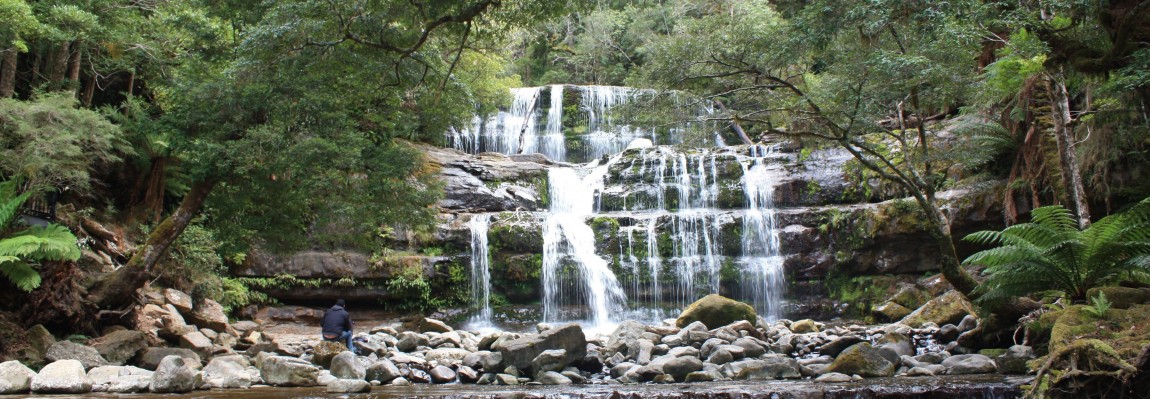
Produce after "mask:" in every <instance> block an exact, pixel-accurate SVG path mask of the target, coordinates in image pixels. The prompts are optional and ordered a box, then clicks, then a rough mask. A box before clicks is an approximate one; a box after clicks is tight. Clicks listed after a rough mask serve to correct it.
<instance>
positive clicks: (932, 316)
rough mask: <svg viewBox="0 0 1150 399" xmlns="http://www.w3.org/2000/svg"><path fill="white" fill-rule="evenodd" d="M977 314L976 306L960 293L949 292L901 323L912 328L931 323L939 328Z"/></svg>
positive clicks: (929, 302) (931, 301)
mask: <svg viewBox="0 0 1150 399" xmlns="http://www.w3.org/2000/svg"><path fill="white" fill-rule="evenodd" d="M973 314H976V313H975V312H974V305H971V304H970V301H968V300H966V297H965V296H963V295H962V294H960V293H959V292H958V291H949V292H947V293H945V294H942V296H939V297H938V298H934V299H931V300H929V301H927V302H926V304H923V305H922V306H920V307H919V308H918V309H916V310H915V311H914V312H912V313H911V314H909V315H906V317H903V318H902V320H900V321H899V323H901V324H905V325H908V326H911V327H916V328H917V327H921V326H922V325H923V323H927V322H931V323H934V324H937V325H939V326H942V325H946V324H958V323H959V322H960V321H962V318H963V317H966V315H973Z"/></svg>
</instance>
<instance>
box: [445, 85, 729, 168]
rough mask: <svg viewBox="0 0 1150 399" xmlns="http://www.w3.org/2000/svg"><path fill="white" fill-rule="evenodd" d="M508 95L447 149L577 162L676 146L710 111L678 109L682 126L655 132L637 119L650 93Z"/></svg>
mask: <svg viewBox="0 0 1150 399" xmlns="http://www.w3.org/2000/svg"><path fill="white" fill-rule="evenodd" d="M511 96H512V102H511V106H510V107H509V108H507V109H506V110H502V111H500V112H498V113H497V114H496V115H493V116H490V117H488V118H481V117H479V116H476V117H475V118H474V119H473V121H472V123H471V125H470V126H466V127H459V128H456V129H452V130H451V131H449V132H447V142H448V145H449V146H451V147H452V148H455V149H458V150H462V151H466V152H468V153H472V154H476V153H480V152H498V153H502V154H507V155H512V154H543V155H545V156H547V158H549V159H551V160H553V161H560V162H576V163H582V162H587V161H590V160H592V159H597V158H601V157H603V156H604V155H611V154H617V153H619V152H622V151H623V149H625V148H626V147H627V144H628V143H630V142H632V141H633V140H635V139H638V138H645V139H649V140H651V141H652V142H653V143H655V144H657V145H662V144H679V143H681V142H682V141H683V132H684V129H690V128H696V127H700V126H704V124H702V123H700V122H698V121H699V120H701V119H702V118H701V117H702V116H705V115H707V114H709V113H710V112H711V111H712V110H711V109H710V108H707V107H701V106H691V105H682V106H677V108H681V110H682V111H683V112H677V113H676V114H677V115H678V119H680V120H682V122H678V123H673V124H667V125H660V126H658V127H656V126H653V125H650V124H646V125H645V124H642V123H639V122H638V120H637V119H638V118H637V115H638V114H639V112H638V111H639V110H640V109H642V108H644V107H645V106H646V104H648V103H650V102H652V101H653V100H654V99H655V98H656V92H654V91H652V90H643V89H635V88H630V87H620V86H574V85H551V86H540V87H523V88H516V89H511ZM671 97H672V102H675V101H678V100H677V97H675V96H671ZM684 115H685V117H684Z"/></svg>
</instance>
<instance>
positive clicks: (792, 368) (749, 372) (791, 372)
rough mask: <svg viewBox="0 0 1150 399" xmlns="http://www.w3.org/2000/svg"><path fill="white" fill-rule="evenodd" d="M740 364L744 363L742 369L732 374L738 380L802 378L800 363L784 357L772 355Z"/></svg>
mask: <svg viewBox="0 0 1150 399" xmlns="http://www.w3.org/2000/svg"><path fill="white" fill-rule="evenodd" d="M739 363H743V366H742V367H741V369H740V370H739V371H738V372H735V373H732V376H733V377H734V378H735V379H737V380H781V379H793V378H801V377H802V372H801V371H800V369H799V367H800V366H799V362H798V361H796V360H795V359H791V358H789V357H786V356H783V355H772V356H768V357H766V358H764V359H761V360H759V359H752V360H744V361H741V362H739ZM724 374H726V372H724Z"/></svg>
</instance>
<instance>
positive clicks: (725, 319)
mask: <svg viewBox="0 0 1150 399" xmlns="http://www.w3.org/2000/svg"><path fill="white" fill-rule="evenodd" d="M757 317H758V316H757V315H756V314H755V308H753V307H751V305H748V304H745V303H742V302H739V301H736V300H733V299H730V298H727V297H724V296H722V295H718V294H710V295H707V296H705V297H703V298H702V299H699V300H698V301H695V303H692V304H691V305H690V306H688V307H687V309H684V310H683V313H681V314H679V318H678V319H675V325H676V326H678V327H680V328H683V327H686V326H687V325H689V324H691V323H693V322H696V321H701V322H703V324H704V325H706V326H707V327H712V328H717V327H720V326H725V325H728V324H731V323H734V322H735V321H738V320H746V321H747V322H749V323H754V322H755V321H756V319H757Z"/></svg>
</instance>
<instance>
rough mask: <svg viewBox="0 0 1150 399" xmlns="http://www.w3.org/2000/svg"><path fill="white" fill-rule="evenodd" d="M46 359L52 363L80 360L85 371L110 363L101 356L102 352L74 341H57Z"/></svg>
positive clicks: (50, 348)
mask: <svg viewBox="0 0 1150 399" xmlns="http://www.w3.org/2000/svg"><path fill="white" fill-rule="evenodd" d="M45 358H46V359H48V361H52V362H55V361H57V360H67V359H73V360H78V361H80V364H82V365H84V370H87V369H90V368H93V367H96V366H105V365H107V364H108V361H107V360H105V359H104V357H103V356H100V352H99V351H97V350H96V348H93V347H91V346H87V345H81V344H77V343H75V342H72V341H56V343H53V344H52V346H50V347H48V353H47V354H46V355H45Z"/></svg>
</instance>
